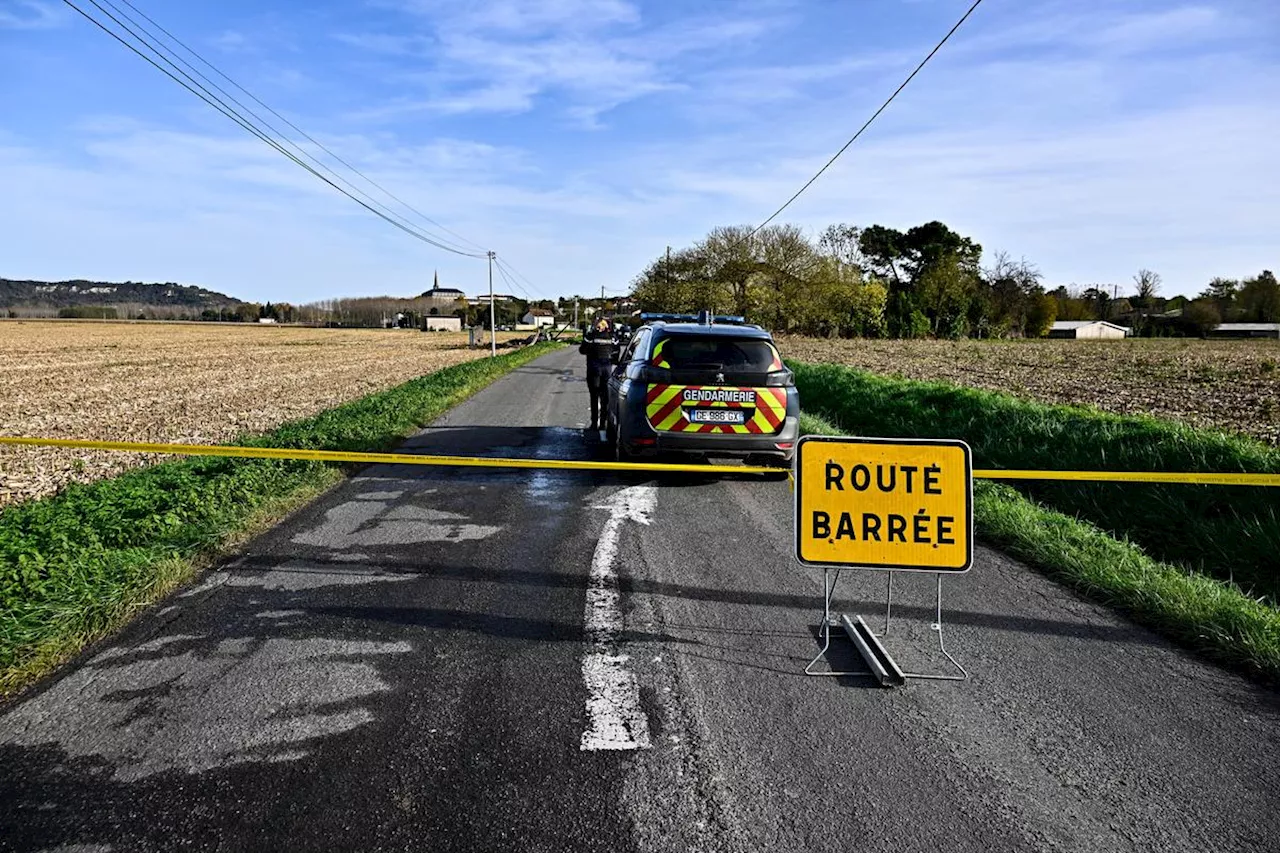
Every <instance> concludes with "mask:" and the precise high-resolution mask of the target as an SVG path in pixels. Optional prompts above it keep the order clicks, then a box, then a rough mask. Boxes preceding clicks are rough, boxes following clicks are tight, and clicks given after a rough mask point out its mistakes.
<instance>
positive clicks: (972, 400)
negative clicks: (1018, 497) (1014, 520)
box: [791, 363, 1280, 603]
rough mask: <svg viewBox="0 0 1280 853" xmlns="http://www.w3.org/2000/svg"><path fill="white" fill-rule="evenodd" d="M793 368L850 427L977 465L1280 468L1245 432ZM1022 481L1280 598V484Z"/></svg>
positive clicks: (1156, 553)
mask: <svg viewBox="0 0 1280 853" xmlns="http://www.w3.org/2000/svg"><path fill="white" fill-rule="evenodd" d="M791 367H792V368H793V369H794V370H795V373H796V383H797V385H798V386H799V389H800V399H801V400H803V401H804V403H805V406H806V408H807V409H810V410H811V411H812V412H813V414H816V415H820V416H822V417H824V418H826V419H827V420H829V421H830V422H831V423H833V424H836V425H838V426H839V427H841V428H842V429H843V430H845V431H847V432H849V433H852V434H862V435H881V436H894V437H920V438H962V439H964V440H965V441H967V442H968V443H969V445H970V446H971V447H972V448H973V453H974V466H975V467H977V468H1009V469H1016V468H1027V469H1066V470H1082V471H1088V470H1110V471H1222V472H1252V473H1280V448H1272V447H1268V446H1267V445H1265V444H1263V443H1261V442H1259V441H1255V440H1253V439H1250V438H1246V437H1242V436H1235V435H1229V434H1226V433H1221V432H1215V431H1212V430H1205V429H1196V428H1193V427H1189V426H1186V425H1184V424H1179V423H1174V422H1170V421H1163V420H1158V419H1155V418H1150V417H1127V416H1120V415H1112V414H1108V413H1104V412H1100V411H1097V410H1094V409H1087V408H1083V407H1077V406H1054V405H1047V404H1043V403H1038V402H1034V401H1031V400H1025V399H1021V398H1018V397H1014V396H1012V395H1009V394H999V393H994V392H990V391H980V390H977V389H973V388H962V387H958V386H955V385H949V384H945V383H930V382H917V381H911V380H905V379H894V378H888V377H883V376H875V375H871V374H868V373H863V372H861V371H858V370H854V369H851V368H847V367H843V366H840V365H829V364H803V363H795V364H792V365H791ZM1080 381H1082V382H1084V381H1088V380H1087V377H1081V379H1080ZM1016 488H1017V489H1018V490H1019V491H1020V492H1022V493H1023V494H1026V495H1029V496H1031V497H1033V498H1034V499H1036V500H1037V501H1039V502H1041V503H1043V504H1046V505H1048V506H1051V507H1053V508H1054V509H1057V510H1060V511H1062V512H1064V513H1066V514H1068V515H1072V516H1077V517H1079V518H1083V519H1087V520H1088V521H1090V522H1092V523H1093V524H1095V525H1097V526H1098V527H1100V528H1101V529H1103V530H1105V531H1108V532H1111V533H1113V534H1115V535H1116V536H1117V537H1120V538H1125V539H1129V540H1131V541H1133V542H1135V543H1137V544H1139V545H1140V546H1141V547H1142V548H1143V550H1144V551H1146V552H1147V553H1148V554H1150V555H1151V556H1152V557H1154V558H1155V559H1157V560H1159V561H1161V562H1164V563H1169V564H1172V565H1177V566H1181V567H1183V568H1186V569H1189V570H1192V571H1197V572H1202V573H1205V574H1208V575H1211V576H1213V577H1216V578H1218V579H1221V580H1229V581H1234V582H1235V583H1237V584H1239V585H1240V586H1241V587H1242V588H1244V589H1245V590H1247V591H1248V592H1250V593H1251V594H1254V595H1257V596H1260V597H1266V598H1268V599H1269V600H1270V601H1271V602H1272V603H1275V602H1276V601H1277V600H1280V558H1277V554H1280V489H1274V488H1270V489H1268V488H1252V487H1241V486H1225V487H1224V486H1191V485H1163V484H1149V483H1066V482H1060V483H1053V482H1036V481H1026V482H1023V483H1019V484H1018V485H1017V486H1016Z"/></svg>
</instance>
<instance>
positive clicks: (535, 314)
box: [520, 308, 556, 329]
mask: <svg viewBox="0 0 1280 853" xmlns="http://www.w3.org/2000/svg"><path fill="white" fill-rule="evenodd" d="M520 322H521V323H523V324H524V325H526V326H533V327H534V328H537V329H544V328H546V327H547V326H554V325H555V324H556V315H555V314H553V313H552V312H550V311H548V310H546V309H545V308H534V309H533V310H532V311H530V312H529V313H528V314H525V315H524V316H523V317H521V318H520Z"/></svg>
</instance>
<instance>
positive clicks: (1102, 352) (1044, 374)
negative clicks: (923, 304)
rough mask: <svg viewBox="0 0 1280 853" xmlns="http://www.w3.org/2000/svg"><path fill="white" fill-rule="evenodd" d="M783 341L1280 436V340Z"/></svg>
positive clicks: (811, 354)
mask: <svg viewBox="0 0 1280 853" xmlns="http://www.w3.org/2000/svg"><path fill="white" fill-rule="evenodd" d="M779 346H780V348H781V349H782V352H783V354H784V355H785V356H786V357H788V358H796V359H800V360H802V361H827V362H838V363H840V364H848V365H852V366H855V367H860V368H863V369H865V370H870V371H873V372H875V373H882V374H886V375H895V376H903V377H906V378H909V379H940V380H944V381H947V382H954V383H957V384H962V385H971V386H973V387H976V388H986V389H990V390H995V391H1009V392H1012V393H1014V394H1019V395H1022V396H1025V397H1031V398H1034V399H1037V400H1043V401H1045V402H1050V403H1078V404H1090V405H1094V406H1097V407H1098V408H1100V409H1104V410H1106V411H1110V412H1119V413H1124V414H1132V413H1145V414H1151V415H1156V416H1159V417H1164V418H1171V419H1175V420H1180V421H1184V422H1186V423H1190V424H1194V425H1196V426H1209V427H1217V428H1220V429H1226V430H1232V431H1237V432H1243V433H1247V434H1249V435H1252V436H1255V437H1257V438H1261V439H1263V440H1264V441H1267V442H1269V443H1271V444H1280V341H1274V340H1255V341H1229V340H1218V341H1201V340H1185V339H1180V340H1154V339H1136V340H1123V341H1070V340H1052V341H998V342H991V341H954V342H953V341H866V340H835V341H828V340H816V339H812V338H784V339H781V340H780V341H779Z"/></svg>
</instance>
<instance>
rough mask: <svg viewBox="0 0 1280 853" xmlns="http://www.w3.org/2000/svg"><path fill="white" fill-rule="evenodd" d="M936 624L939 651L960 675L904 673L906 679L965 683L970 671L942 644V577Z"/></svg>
mask: <svg viewBox="0 0 1280 853" xmlns="http://www.w3.org/2000/svg"><path fill="white" fill-rule="evenodd" d="M889 575H890V584H891V585H892V583H893V581H892V576H893V573H892V572H890V573H889ZM934 618H935V620H936V621H935V622H934V623H933V624H932V625H930V626H929V628H930V629H932V630H934V631H937V632H938V650H939V651H940V652H942V656H943V657H945V658H946V659H947V660H949V661H951V665H952V666H954V667H955V668H956V669H958V670H959V671H960V674H959V675H948V674H936V673H924V672H904V673H903V676H904V677H906V678H928V679H932V680H934V681H964V680H966V679H967V678H968V677H969V671H968V670H967V669H965V668H964V667H963V666H961V665H960V662H959V661H958V660H956V659H955V658H953V657H952V656H951V652H949V651H947V647H946V645H945V644H944V643H943V642H942V575H941V574H939V575H938V604H937V610H936V611H935V617H934ZM885 630H886V631H888V630H889V621H888V618H887V616H886V619H885Z"/></svg>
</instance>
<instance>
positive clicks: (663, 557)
mask: <svg viewBox="0 0 1280 853" xmlns="http://www.w3.org/2000/svg"><path fill="white" fill-rule="evenodd" d="M586 412H587V403H586V392H585V386H584V383H583V381H582V372H581V369H580V366H579V364H578V362H577V357H576V356H575V355H574V354H572V353H569V352H562V353H555V354H552V355H549V356H547V357H544V358H542V359H540V360H539V361H537V362H535V363H533V364H531V365H529V366H527V367H525V368H523V369H521V370H519V371H517V372H516V373H514V374H513V375H511V376H510V377H508V378H506V379H504V380H502V381H500V382H498V383H496V384H495V385H494V386H493V387H491V388H490V389H488V390H486V391H485V392H483V393H482V394H480V395H478V396H476V397H475V398H473V399H472V400H471V401H470V402H468V403H466V404H464V405H462V406H460V407H459V408H457V409H456V410H455V411H454V412H452V413H451V414H450V415H449V416H448V417H446V418H444V419H442V420H441V421H440V422H439V423H438V424H436V425H435V426H434V427H433V428H431V429H429V430H426V431H425V432H423V433H422V434H421V435H420V436H418V437H416V438H415V439H413V440H412V441H411V442H410V443H409V445H408V446H409V447H411V448H414V449H419V450H422V451H423V452H436V453H446V452H447V453H459V454H473V455H497V454H500V455H518V456H531V457H545V458H589V457H590V456H591V455H592V453H593V452H594V450H593V448H592V447H591V445H590V444H589V443H588V442H587V441H585V440H584V437H583V435H582V433H581V430H580V428H581V425H582V422H583V419H584V416H585V414H586ZM790 500H791V498H790V494H789V491H788V487H787V484H786V483H783V482H776V481H774V482H761V481H758V480H754V479H750V478H739V479H726V478H716V477H710V476H708V477H697V476H687V477H674V476H669V477H664V478H662V479H659V480H654V479H650V478H646V477H642V476H639V475H634V476H627V477H618V476H614V475H605V474H590V473H588V474H584V473H557V472H534V473H531V472H514V473H512V472H490V471H462V470H450V471H444V470H440V471H437V470H431V469H420V468H413V469H408V468H403V467H377V468H371V469H367V470H365V471H364V472H362V473H361V474H360V476H357V477H354V478H352V479H351V480H349V481H347V482H345V483H344V484H342V485H341V486H340V487H338V488H337V489H335V490H333V491H332V492H330V493H329V494H327V495H326V496H324V497H323V498H321V499H320V500H318V501H316V502H315V503H314V504H313V505H311V506H310V507H308V508H307V509H305V510H303V511H301V512H299V513H297V514H296V515H295V516H293V517H291V518H290V519H288V520H287V521H285V522H284V523H283V524H281V525H279V526H278V527H276V528H275V529H273V530H271V531H270V532H268V533H266V534H265V535H263V536H261V537H259V538H258V539H257V540H256V541H253V542H251V543H250V544H249V545H248V546H247V547H246V548H245V549H244V550H243V553H242V555H241V556H240V557H239V558H238V559H235V560H234V561H232V562H229V563H228V564H226V565H223V566H220V567H218V568H217V569H216V570H214V571H212V572H210V573H208V574H207V575H206V576H204V577H203V578H202V579H200V581H199V582H198V583H196V584H195V585H193V586H192V587H191V588H189V589H187V590H186V591H184V592H182V593H181V594H179V595H178V596H175V597H174V598H173V599H172V600H170V601H169V602H166V603H165V604H164V605H163V606H161V607H158V608H155V609H154V610H152V611H150V612H148V613H146V614H144V615H143V616H142V617H141V618H140V619H139V620H138V621H137V622H135V623H134V625H132V626H131V627H130V628H128V629H127V630H125V631H124V632H122V633H121V634H120V635H118V636H116V637H114V638H112V639H111V640H109V641H107V642H105V643H103V644H100V645H99V646H98V647H96V648H94V649H91V650H89V651H88V652H87V653H86V654H85V655H84V656H83V657H82V658H81V659H80V660H79V661H77V662H76V663H74V664H73V665H71V666H69V667H67V668H66V669H65V671H64V672H63V673H62V674H60V675H59V676H58V677H57V678H55V679H52V680H50V681H49V682H48V683H47V684H45V685H43V686H41V687H40V688H39V689H38V690H36V691H33V692H32V693H30V694H28V695H27V696H26V697H24V698H23V699H22V700H21V701H19V702H16V703H14V704H12V705H11V706H9V707H8V708H5V709H3V711H0V849H2V850H66V851H71V850H76V851H90V850H121V851H124V850H128V851H145V850H174V849H200V850H263V849H290V850H301V849H316V850H329V849H332V850H402V849H403V850H433V851H449V850H467V851H492V850H498V849H507V848H516V849H520V850H522V851H560V850H609V851H631V850H655V851H685V850H707V851H712V850H714V851H731V850H753V851H754V850H761V851H764V850H770V851H779V850H818V849H856V850H861V851H879V850H886V851H889V850H892V851H924V850H956V851H970V850H972V851H979V850H981V851H989V850H990V851H1004V850H1062V851H1072V853H1078V851H1123V850H1135V851H1148V850H1160V851H1162V853H1171V851H1183V850H1186V851H1196V853H1203V851H1246V850H1247V851H1262V850H1276V849H1280V699H1278V697H1277V695H1276V694H1275V693H1273V692H1268V691H1265V690H1262V689H1259V688H1256V687H1253V686H1250V685H1249V684H1247V683H1246V682H1244V681H1242V680H1240V679H1238V678H1236V677H1234V676H1231V675H1229V674H1226V673H1224V672H1222V671H1221V670H1218V669H1216V668H1214V667H1212V666H1209V665H1206V664H1203V663H1201V662H1199V661H1197V660H1196V659H1195V658H1193V657H1191V656H1189V655H1187V654H1185V653H1183V652H1181V651H1178V650H1176V649H1173V648H1171V647H1170V646H1169V645H1168V644H1167V643H1165V642H1164V641H1162V640H1161V639H1159V638H1158V637H1156V636H1154V635H1152V634H1151V633H1149V632H1147V631H1145V630H1143V629H1141V628H1138V627H1135V626H1133V625H1131V624H1129V623H1127V622H1125V621H1124V620H1123V619H1120V618H1118V617H1116V616H1115V615H1113V614H1112V613H1110V612H1108V611H1107V610H1105V609H1104V608H1100V607H1098V606H1095V605H1092V604H1089V603H1086V602H1083V601H1081V600H1080V599H1079V598H1077V597H1076V596H1075V595H1073V594H1072V593H1070V592H1069V591H1066V590H1064V589H1062V588H1060V587H1058V586H1056V585H1055V584H1053V583H1052V582H1050V581H1048V580H1046V579H1044V578H1043V577H1041V576H1039V575H1037V574H1035V573H1034V572H1031V571H1030V570H1028V569H1026V568H1024V567H1022V566H1020V565H1018V564H1017V563H1015V562H1013V561H1011V560H1009V559H1008V558H1006V557H1003V556H1001V555H1000V554H998V553H995V552H993V551H990V550H987V549H982V548H980V549H979V550H978V554H977V559H976V563H975V567H974V569H973V571H972V572H971V573H970V574H969V575H966V576H964V577H960V578H952V579H949V580H948V581H947V583H946V587H945V592H946V599H945V605H946V612H945V637H946V641H947V647H948V649H949V650H950V651H952V652H953V653H954V654H955V656H956V657H957V658H958V659H959V660H960V662H961V663H963V664H964V665H965V666H966V667H967V668H968V670H969V672H970V673H971V675H972V677H971V678H970V680H968V681H966V682H925V681H913V682H910V683H909V684H908V686H906V687H904V688H900V689H897V690H883V689H878V688H875V687H872V686H871V685H870V682H869V681H868V680H866V679H864V678H856V677H854V678H808V677H805V676H803V675H801V674H800V672H801V670H802V669H803V667H804V666H805V664H806V663H807V662H808V661H809V659H810V658H811V657H812V656H813V654H814V653H815V652H816V650H817V643H816V640H815V630H816V628H815V626H816V623H817V621H818V620H817V609H818V607H819V605H820V600H819V596H820V592H821V576H820V575H819V574H816V573H814V572H812V571H809V570H804V569H800V568H799V567H797V566H796V565H795V564H794V563H793V562H792V561H791V558H790V505H791V504H790ZM882 582H883V581H882V578H881V577H880V576H869V575H858V576H854V577H846V579H845V580H843V581H842V583H841V587H840V593H839V594H838V596H837V606H838V607H839V609H841V610H844V611H847V612H852V613H861V614H863V615H864V616H866V617H868V619H869V620H870V621H871V622H872V624H873V625H877V626H878V623H877V622H876V621H875V619H873V617H876V618H878V616H879V614H881V609H882V592H883V590H882V586H881V585H882ZM895 586H896V598H897V601H898V602H900V606H899V607H898V608H897V609H896V610H895V618H894V624H893V628H892V630H891V632H890V633H889V635H888V636H889V639H888V644H889V646H890V648H891V649H892V650H893V651H894V653H895V654H896V655H897V656H898V657H899V659H900V661H901V662H902V663H903V664H904V665H905V666H906V667H907V668H909V669H920V670H926V669H928V670H935V669H936V670H941V669H942V665H943V663H944V661H943V660H942V659H941V658H940V657H939V655H938V654H937V651H936V637H935V635H934V634H933V633H932V632H931V631H930V630H929V627H928V623H929V622H930V621H931V611H930V608H931V606H932V594H933V589H932V586H931V585H930V582H929V581H928V580H927V579H926V578H925V577H922V576H916V577H904V578H900V579H899V580H898V581H897V582H896V585H895ZM831 663H833V664H835V665H836V666H845V667H849V666H853V665H856V663H857V662H856V660H854V658H853V655H852V654H851V652H850V651H849V647H848V644H847V642H842V641H837V645H836V646H835V647H834V648H833V651H832V654H831Z"/></svg>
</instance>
